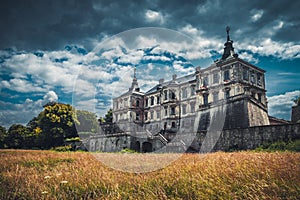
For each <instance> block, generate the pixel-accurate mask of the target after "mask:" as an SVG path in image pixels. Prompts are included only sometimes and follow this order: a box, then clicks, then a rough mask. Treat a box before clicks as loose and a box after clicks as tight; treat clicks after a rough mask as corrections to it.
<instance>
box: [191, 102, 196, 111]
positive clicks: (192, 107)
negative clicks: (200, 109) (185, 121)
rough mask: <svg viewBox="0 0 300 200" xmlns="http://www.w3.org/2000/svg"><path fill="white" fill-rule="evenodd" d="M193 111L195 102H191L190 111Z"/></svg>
mask: <svg viewBox="0 0 300 200" xmlns="http://www.w3.org/2000/svg"><path fill="white" fill-rule="evenodd" d="M194 112H195V102H192V103H191V113H194Z"/></svg>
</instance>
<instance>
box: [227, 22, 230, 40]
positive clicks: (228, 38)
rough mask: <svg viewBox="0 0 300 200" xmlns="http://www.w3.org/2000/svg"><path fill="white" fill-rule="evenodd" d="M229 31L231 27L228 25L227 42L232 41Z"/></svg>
mask: <svg viewBox="0 0 300 200" xmlns="http://www.w3.org/2000/svg"><path fill="white" fill-rule="evenodd" d="M229 31H230V27H229V26H226V32H227V42H228V41H230V37H229Z"/></svg>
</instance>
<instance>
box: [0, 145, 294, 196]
mask: <svg viewBox="0 0 300 200" xmlns="http://www.w3.org/2000/svg"><path fill="white" fill-rule="evenodd" d="M103 155H104V156H110V155H113V156H115V155H114V154H103ZM149 155H150V154H149ZM130 156H140V154H130ZM143 156H145V155H143ZM151 156H153V155H151ZM158 156H160V157H161V156H162V155H158ZM166 156H167V155H166ZM0 173H1V174H0V198H1V199H3V200H6V199H68V200H69V199H300V153H291V152H275V153H262V152H260V153H255V152H235V153H222V152H217V153H211V154H207V155H205V156H199V154H184V155H183V156H182V157H180V158H179V159H178V160H176V161H175V162H173V163H171V164H170V165H169V166H167V167H165V168H163V169H161V170H158V171H154V172H149V173H126V172H121V171H116V170H113V169H111V168H109V167H107V166H105V165H104V164H102V163H101V162H99V161H98V160H97V159H96V158H95V156H93V155H92V154H90V153H82V152H65V153H59V152H52V151H31V150H1V151H0Z"/></svg>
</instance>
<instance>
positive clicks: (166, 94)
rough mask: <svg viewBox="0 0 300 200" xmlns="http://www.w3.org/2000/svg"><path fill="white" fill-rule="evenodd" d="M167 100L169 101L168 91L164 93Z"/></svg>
mask: <svg viewBox="0 0 300 200" xmlns="http://www.w3.org/2000/svg"><path fill="white" fill-rule="evenodd" d="M164 96H165V100H168V90H165V91H164Z"/></svg>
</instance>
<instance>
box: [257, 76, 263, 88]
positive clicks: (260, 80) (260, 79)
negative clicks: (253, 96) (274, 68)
mask: <svg viewBox="0 0 300 200" xmlns="http://www.w3.org/2000/svg"><path fill="white" fill-rule="evenodd" d="M257 85H262V75H261V74H260V73H258V74H257Z"/></svg>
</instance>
